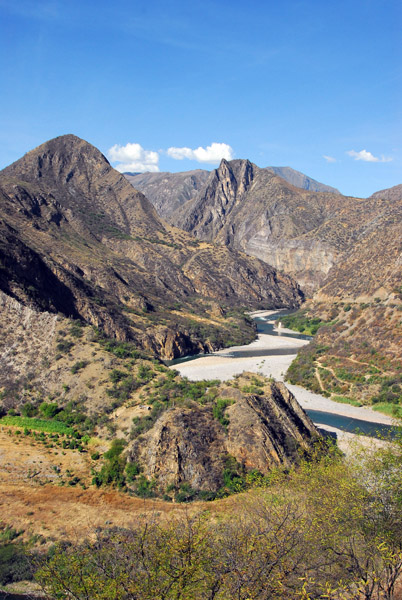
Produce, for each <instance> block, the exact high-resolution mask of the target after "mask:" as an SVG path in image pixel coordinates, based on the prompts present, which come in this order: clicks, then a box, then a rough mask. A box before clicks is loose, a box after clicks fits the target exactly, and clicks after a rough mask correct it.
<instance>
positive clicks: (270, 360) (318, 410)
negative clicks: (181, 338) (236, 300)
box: [169, 310, 394, 437]
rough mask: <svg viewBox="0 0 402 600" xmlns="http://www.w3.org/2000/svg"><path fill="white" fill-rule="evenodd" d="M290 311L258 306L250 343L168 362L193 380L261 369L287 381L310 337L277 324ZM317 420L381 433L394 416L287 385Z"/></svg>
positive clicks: (341, 427)
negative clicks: (255, 330) (256, 333)
mask: <svg viewBox="0 0 402 600" xmlns="http://www.w3.org/2000/svg"><path fill="white" fill-rule="evenodd" d="M289 312H290V311H283V310H282V311H279V310H277V311H257V312H254V313H252V314H251V316H252V317H253V319H254V320H255V323H256V325H257V332H258V337H257V339H256V340H255V341H254V342H252V343H251V344H248V345H246V346H233V347H231V348H225V349H224V350H219V351H218V352H214V353H213V354H200V355H197V356H192V357H186V358H184V359H178V360H176V361H171V362H170V363H169V364H170V366H172V368H175V369H176V370H177V371H179V372H180V373H181V375H183V376H186V377H188V378H189V379H191V380H195V381H197V380H201V379H219V380H220V381H226V380H228V379H231V378H232V377H233V376H234V375H236V374H238V373H242V372H243V371H250V372H254V373H259V374H261V375H264V376H266V377H273V378H274V379H276V380H277V381H283V380H284V376H285V373H286V371H287V369H288V367H289V365H290V364H291V362H292V361H293V360H294V359H295V358H296V355H297V353H298V351H299V350H300V348H301V347H302V346H304V345H305V344H308V342H309V340H310V339H311V337H309V336H306V335H303V334H301V333H298V332H296V331H291V330H289V329H284V328H280V329H277V328H276V327H275V321H276V320H277V319H278V318H280V316H282V315H284V314H289ZM286 385H287V387H288V388H289V389H290V391H291V392H292V393H293V394H294V395H295V397H296V399H297V400H298V402H299V403H300V404H301V406H302V407H303V408H304V409H305V410H306V412H307V414H309V416H310V418H311V419H312V420H313V422H314V423H315V424H316V425H317V426H319V427H321V428H323V429H326V430H327V431H331V432H335V433H336V434H338V435H339V432H350V433H355V432H356V430H358V431H359V432H361V433H363V434H364V435H368V436H374V437H380V436H384V435H387V434H388V433H389V432H390V431H391V430H392V429H393V427H392V424H393V423H394V422H393V420H392V419H391V418H390V417H388V416H387V415H383V414H381V413H378V412H375V411H374V410H373V409H372V408H370V407H356V406H352V405H349V404H341V403H337V402H334V401H332V400H330V399H329V398H325V397H324V396H321V395H320V394H315V393H313V392H310V391H309V390H306V389H304V388H302V387H300V386H296V385H291V384H288V383H287V384H286Z"/></svg>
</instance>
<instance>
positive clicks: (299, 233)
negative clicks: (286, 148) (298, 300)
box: [171, 160, 358, 295]
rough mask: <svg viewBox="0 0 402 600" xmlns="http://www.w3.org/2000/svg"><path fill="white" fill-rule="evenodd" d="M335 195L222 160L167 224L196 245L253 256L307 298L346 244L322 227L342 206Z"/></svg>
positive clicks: (339, 233)
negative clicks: (289, 280)
mask: <svg viewBox="0 0 402 600" xmlns="http://www.w3.org/2000/svg"><path fill="white" fill-rule="evenodd" d="M356 204H358V201H356V200H354V199H352V198H345V197H344V196H342V195H341V194H339V193H329V192H312V191H309V190H303V189H301V188H298V187H295V186H293V185H292V184H290V183H288V182H287V181H285V180H284V179H283V178H282V177H279V176H278V175H276V174H275V173H274V172H273V171H272V170H270V169H259V168H258V167H256V166H255V165H254V164H253V163H251V162H250V161H248V160H233V161H226V160H223V161H222V162H221V164H220V166H219V168H218V169H216V170H215V171H213V172H212V173H211V175H210V177H209V179H208V181H207V184H206V185H205V187H204V188H203V190H201V191H200V192H199V193H198V194H197V196H196V197H195V198H194V199H193V200H190V201H188V202H187V203H186V204H184V205H183V206H182V207H181V208H180V209H178V210H176V212H175V213H173V215H172V216H171V220H172V222H174V223H175V224H176V225H178V226H179V227H181V228H183V229H185V230H186V231H188V232H191V233H192V234H193V235H195V236H196V237H197V238H199V239H202V240H208V241H214V242H216V243H218V244H222V245H225V246H227V247H229V248H233V249H238V250H242V251H243V252H245V253H247V254H248V255H251V256H256V257H258V258H260V259H262V260H264V261H265V262H267V263H269V264H272V265H274V266H275V267H276V268H278V269H281V270H283V271H285V272H287V273H291V274H292V276H293V277H295V278H296V279H297V280H298V282H299V284H300V285H301V287H302V288H303V290H304V291H305V292H306V293H307V294H310V295H311V294H312V293H313V291H314V290H315V289H317V288H318V287H319V286H320V284H321V283H322V282H323V280H324V278H325V276H326V274H327V273H328V271H329V269H330V268H331V267H332V266H333V265H334V264H335V263H336V262H337V260H338V257H339V256H340V255H341V254H342V252H343V250H344V246H345V244H347V240H346V236H345V235H344V229H343V228H341V229H339V228H338V227H335V226H334V227H332V231H331V232H330V233H329V232H328V231H327V230H328V226H329V225H330V223H331V222H332V220H333V219H334V218H335V216H336V215H340V214H341V213H342V211H343V210H344V209H345V208H346V207H347V206H352V205H356Z"/></svg>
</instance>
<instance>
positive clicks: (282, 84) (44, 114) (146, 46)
mask: <svg viewBox="0 0 402 600" xmlns="http://www.w3.org/2000/svg"><path fill="white" fill-rule="evenodd" d="M0 27H1V36H0V39H1V41H0V44H1V53H0V61H1V82H2V87H3V89H2V94H1V95H0V121H1V126H0V168H3V167H5V166H6V165H7V164H9V163H11V162H13V161H14V160H16V159H18V158H19V157H20V156H22V155H23V154H24V153H25V152H27V151H28V150H30V149H32V148H34V147H35V146H37V145H39V144H41V143H42V142H44V141H46V140H48V139H50V138H53V137H56V136H58V135H62V134H65V133H74V134H76V135H78V136H79V137H82V138H84V139H86V140H87V141H89V142H91V143H92V144H94V145H95V146H97V147H98V148H99V149H100V150H101V151H102V152H103V153H105V154H106V155H107V156H108V157H109V158H110V159H111V160H112V161H113V162H112V164H114V165H115V166H119V168H120V170H124V169H125V168H127V167H129V168H127V170H140V169H141V170H143V169H147V170H157V169H159V170H161V171H165V170H167V171H185V170H188V169H196V168H203V169H209V170H210V169H213V168H215V167H216V166H217V164H218V162H219V159H220V157H221V156H225V157H227V158H231V157H235V158H249V159H250V160H252V161H253V162H255V163H256V164H257V165H259V166H261V167H264V166H290V167H292V168H294V169H297V170H300V171H302V172H304V173H306V174H307V175H310V176H311V177H314V178H315V179H318V180H319V181H322V182H324V183H327V184H329V185H332V186H335V187H337V188H338V189H340V191H341V192H342V193H344V194H349V195H354V196H362V197H365V196H368V195H370V194H372V193H373V192H375V191H377V190H380V189H383V188H387V187H391V186H393V185H396V184H399V183H402V135H401V133H402V131H401V130H402V127H401V122H402V119H401V106H402V101H401V99H402V89H401V87H402V86H401V79H402V60H401V58H402V56H401V55H402V52H401V39H402V31H401V30H402V3H401V2H400V0H377V1H374V0H347V1H345V0H305V1H296V0H282V2H279V1H278V0H275V1H272V0H248V2H245V1H244V0H241V1H238V0H220V1H218V0H214V1H210V0H203V1H202V2H201V1H198V0H185V1H182V0H164V1H155V0H148V1H143V0H132V1H128V0H115V2H114V3H111V2H110V1H108V2H106V1H104V0H80V1H77V0H62V1H60V0H0ZM208 161H209V162H208Z"/></svg>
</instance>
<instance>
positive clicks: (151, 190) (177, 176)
mask: <svg viewBox="0 0 402 600" xmlns="http://www.w3.org/2000/svg"><path fill="white" fill-rule="evenodd" d="M123 174H124V176H125V177H126V179H127V180H128V181H129V182H130V183H131V184H132V186H133V187H134V188H135V189H136V190H139V191H140V192H142V193H143V194H144V195H145V196H146V197H147V198H148V200H150V201H151V202H152V204H153V205H154V207H155V208H156V210H157V212H158V215H160V216H161V217H162V218H163V219H166V220H167V221H168V222H170V221H169V216H170V215H171V213H172V212H174V211H175V210H176V209H178V208H179V207H180V206H181V205H182V204H184V203H185V202H187V200H191V199H192V198H194V196H195V195H196V194H197V192H198V191H199V190H201V189H202V188H203V186H204V184H205V182H206V180H207V179H208V177H209V171H204V170H202V169H196V170H195V171H186V172H184V173H123ZM172 224H173V223H172Z"/></svg>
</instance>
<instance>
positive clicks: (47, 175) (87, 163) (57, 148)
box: [3, 134, 111, 185]
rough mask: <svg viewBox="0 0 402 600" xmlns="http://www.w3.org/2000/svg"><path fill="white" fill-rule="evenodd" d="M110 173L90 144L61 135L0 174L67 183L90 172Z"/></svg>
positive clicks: (70, 136)
mask: <svg viewBox="0 0 402 600" xmlns="http://www.w3.org/2000/svg"><path fill="white" fill-rule="evenodd" d="M109 169H111V166H110V164H109V162H108V160H107V159H106V157H105V156H104V155H103V154H102V153H101V152H100V151H99V150H98V149H97V148H95V147H94V146H92V144H89V143H88V142H86V141H85V140H82V139H81V138H79V137H77V136H76V135H72V134H68V135H62V136H59V137H57V138H54V139H52V140H49V141H48V142H45V143H44V144H41V145H40V146H38V147H37V148H34V149H33V150H31V151H30V152H28V153H27V154H25V156H23V157H22V158H20V159H19V160H17V161H16V162H14V163H13V164H12V165H10V166H9V167H6V168H5V169H4V171H3V174H4V175H7V176H11V177H12V176H18V177H19V178H23V179H24V180H25V181H35V180H36V181H38V180H41V179H46V180H47V182H50V181H51V180H53V181H57V185H60V182H63V181H64V182H65V183H68V182H69V181H70V180H72V179H73V178H74V177H77V176H80V175H83V174H85V175H86V176H87V177H88V176H89V173H90V171H93V170H95V172H96V171H98V172H105V171H107V170H109Z"/></svg>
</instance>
